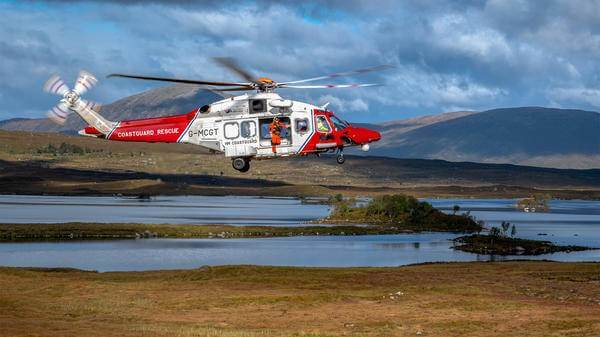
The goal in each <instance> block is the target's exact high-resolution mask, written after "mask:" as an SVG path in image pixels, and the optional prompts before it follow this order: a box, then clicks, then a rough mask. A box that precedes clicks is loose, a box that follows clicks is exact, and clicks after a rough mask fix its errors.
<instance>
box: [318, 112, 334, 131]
mask: <svg viewBox="0 0 600 337" xmlns="http://www.w3.org/2000/svg"><path fill="white" fill-rule="evenodd" d="M317 131H319V132H322V133H330V132H331V126H329V123H328V122H327V118H325V116H317Z"/></svg>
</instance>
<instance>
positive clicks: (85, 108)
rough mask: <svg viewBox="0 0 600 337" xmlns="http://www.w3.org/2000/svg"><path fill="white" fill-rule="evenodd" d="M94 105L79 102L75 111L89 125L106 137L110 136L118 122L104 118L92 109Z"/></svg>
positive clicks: (82, 101)
mask: <svg viewBox="0 0 600 337" xmlns="http://www.w3.org/2000/svg"><path fill="white" fill-rule="evenodd" d="M92 106H93V104H88V103H87V102H86V101H84V100H79V101H78V102H77V106H76V108H75V109H73V111H75V113H77V114H78V115H79V117H81V118H82V119H83V120H84V121H86V122H87V123H88V124H89V125H91V126H93V127H94V128H95V129H96V130H98V131H99V132H101V133H102V134H104V135H108V134H109V133H110V132H111V131H112V130H113V129H114V128H115V127H116V126H117V124H118V123H117V122H113V121H109V120H107V119H105V118H104V117H102V116H101V115H100V114H99V113H98V112H96V111H95V110H93V109H92Z"/></svg>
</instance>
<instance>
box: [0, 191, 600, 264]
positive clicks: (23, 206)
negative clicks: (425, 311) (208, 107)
mask: <svg viewBox="0 0 600 337" xmlns="http://www.w3.org/2000/svg"><path fill="white" fill-rule="evenodd" d="M428 201H430V202H431V203H432V204H434V206H436V207H439V208H441V209H443V210H445V211H446V212H452V207H453V206H454V205H455V204H457V205H459V206H461V211H460V212H464V211H470V212H471V214H472V215H474V216H475V217H477V218H478V219H481V220H484V221H485V222H486V225H487V226H488V227H489V226H493V225H499V223H500V222H501V221H509V222H511V223H513V224H516V226H517V235H518V236H519V237H523V238H530V239H538V240H539V239H542V240H549V241H552V242H555V243H559V244H573V245H586V246H592V247H600V202H598V201H553V202H552V203H551V209H552V212H551V213H523V212H519V211H516V210H515V208H514V205H515V203H516V200H509V199H485V200H482V199H431V200H428ZM0 214H1V215H2V216H3V218H4V219H5V220H3V221H4V222H25V223H27V222H38V223H42V222H69V221H93V222H142V223H229V224H235V225H244V224H265V225H287V226H289V225H292V226H293V225H302V224H304V222H305V221H308V220H312V219H316V218H319V217H322V216H325V215H327V214H328V207H327V206H324V205H303V204H301V202H300V201H299V200H296V199H291V198H253V197H196V196H190V197H158V198H156V199H154V200H152V201H150V202H140V201H138V200H133V199H123V198H111V197H48V196H43V197H33V196H0ZM98 219H100V220H98ZM540 234H544V235H540ZM458 235H460V234H452V233H419V234H399V235H381V236H373V235H368V236H326V237H323V236H309V237H291V238H262V239H140V240H121V241H84V242H71V241H69V242H51V243H50V242H32V243H4V244H0V265H4V266H29V267H72V268H80V269H87V270H99V271H113V270H119V271H125V270H152V269H180V268H196V267H200V266H203V265H226V264H256V265H285V266H313V267H356V266H399V265H406V264H413V263H424V262H444V261H448V262H449V261H487V260H490V259H514V258H520V259H523V258H527V259H549V260H556V261H600V250H593V251H583V252H573V253H555V254H549V255H541V256H535V257H531V256H512V257H493V256H488V255H476V254H471V253H465V252H461V251H456V250H453V249H452V241H451V240H452V239H453V238H455V237H456V236H458Z"/></svg>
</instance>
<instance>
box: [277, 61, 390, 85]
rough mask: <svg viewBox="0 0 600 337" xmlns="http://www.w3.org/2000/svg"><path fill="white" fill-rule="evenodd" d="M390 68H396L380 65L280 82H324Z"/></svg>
mask: <svg viewBox="0 0 600 337" xmlns="http://www.w3.org/2000/svg"><path fill="white" fill-rule="evenodd" d="M389 68H394V66H392V65H389V64H382V65H378V66H375V67H369V68H363V69H357V70H351V71H345V72H341V73H335V74H329V75H325V76H318V77H312V78H306V79H303V80H297V81H290V82H280V83H279V84H281V85H283V84H296V83H304V82H312V81H318V80H324V79H327V78H337V77H346V76H352V75H359V74H365V73H370V72H372V71H378V70H384V69H389Z"/></svg>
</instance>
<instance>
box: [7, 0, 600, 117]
mask: <svg viewBox="0 0 600 337" xmlns="http://www.w3.org/2000/svg"><path fill="white" fill-rule="evenodd" d="M0 13H1V16H0V17H1V19H0V78H1V79H2V81H0V119H7V118H16V117H26V118H37V117H44V116H45V112H46V111H47V110H48V109H49V108H50V107H52V106H53V105H54V104H55V103H56V102H57V97H56V96H52V95H50V94H47V93H44V92H43V91H42V85H43V83H44V82H45V81H46V80H47V79H48V78H49V77H50V76H51V75H52V74H54V73H58V74H60V75H61V76H62V77H63V78H64V79H65V81H66V82H67V83H69V84H71V83H72V82H73V81H74V80H75V78H76V76H77V73H78V72H79V70H80V69H85V70H87V71H90V72H92V73H93V74H95V75H96V76H97V77H98V79H99V80H100V82H99V83H98V85H97V87H96V88H94V89H92V90H91V91H90V92H89V93H88V94H86V98H89V99H92V100H95V101H98V102H101V103H104V104H107V103H110V102H113V101H115V100H117V99H119V98H123V97H126V96H129V95H131V94H134V93H137V92H141V91H143V90H147V89H150V88H154V87H157V86H162V85H166V84H161V83H152V82H143V81H135V80H129V79H114V78H111V79H106V78H105V77H106V75H108V74H110V73H115V72H118V73H131V74H143V75H156V76H171V77H181V78H187V79H201V80H214V81H231V80H235V81H238V80H239V79H238V78H237V77H236V76H235V75H234V74H231V73H230V72H228V71H227V70H225V69H223V68H221V67H219V66H218V65H216V64H215V63H214V61H212V58H213V57H233V58H235V59H237V60H238V62H239V63H240V64H241V65H243V66H244V67H246V68H247V69H248V70H250V71H251V72H252V73H254V74H256V75H257V76H268V77H270V78H273V79H275V80H277V81H286V80H295V79H302V78H307V77H314V76H319V75H323V74H329V73H335V72H340V71H346V70H352V69H357V68H364V67H369V66H374V65H379V64H390V65H394V66H395V67H394V68H392V69H388V70H385V71H381V72H378V73H372V74H368V75H362V76H355V77H352V78H343V79H342V78H337V79H335V80H332V81H324V82H316V83H315V84H317V83H340V84H342V83H361V82H367V83H381V84H383V85H382V86H378V87H370V88H355V89H320V90H305V89H281V90H279V93H280V94H281V95H283V96H285V97H289V98H292V99H297V100H302V101H307V102H310V103H316V104H324V103H326V102H330V104H331V105H330V109H332V110H334V111H336V112H338V113H340V114H341V115H343V116H344V117H345V118H346V119H349V120H351V121H356V122H381V121H386V120H394V119H401V118H407V117H414V116H420V115H428V114H437V113H441V112H448V111H457V110H476V111H481V110H487V109H492V108H499V107H513V106H547V107H562V108H577V109H586V110H594V111H600V63H599V61H598V60H599V56H600V0H599V1H588V0H568V1H553V0H547V1H522V0H514V1H513V0H488V1H474V0H465V1H444V0H436V1H428V0H420V1H400V0H397V1H386V0H380V1H378V0H369V1H362V0H338V1H319V2H316V1H285V0H284V1H267V0H257V1H241V0H239V1H238V0H231V1H152V0H151V1H141V0H139V1H81V2H80V1H57V0H55V1H2V0H0ZM201 103H202V102H201ZM184 112H185V111H182V113H184Z"/></svg>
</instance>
